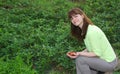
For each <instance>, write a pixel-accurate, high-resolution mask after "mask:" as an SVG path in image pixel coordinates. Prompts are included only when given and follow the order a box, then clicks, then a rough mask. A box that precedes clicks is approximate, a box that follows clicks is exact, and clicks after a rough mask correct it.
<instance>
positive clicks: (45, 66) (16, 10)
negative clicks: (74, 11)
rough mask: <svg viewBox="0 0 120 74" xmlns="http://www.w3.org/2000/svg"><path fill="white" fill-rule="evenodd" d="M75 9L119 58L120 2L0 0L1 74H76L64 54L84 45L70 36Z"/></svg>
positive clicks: (97, 0) (70, 61) (96, 0)
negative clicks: (69, 14)
mask: <svg viewBox="0 0 120 74" xmlns="http://www.w3.org/2000/svg"><path fill="white" fill-rule="evenodd" d="M74 7H80V8H82V9H83V10H84V11H85V12H86V14H87V15H88V16H89V17H90V18H91V20H92V21H93V23H94V24H95V25H97V26H99V27H100V28H101V29H102V30H103V31H104V32H105V33H106V35H107V37H108V39H109V41H110V42H111V44H112V46H113V48H114V49H115V51H116V53H117V54H118V57H119V58H120V50H119V49H120V26H119V24H120V22H119V21H120V18H119V17H120V0H111V1H110V0H85V1H84V2H83V1H78V2H72V1H71V0H0V74H46V73H48V72H50V74H61V73H62V74H75V66H74V60H71V59H69V58H68V57H67V56H66V52H67V51H70V50H71V51H72V50H74V51H78V50H79V51H81V50H82V49H83V48H84V47H85V46H84V44H80V43H79V42H78V41H77V40H76V39H74V38H73V37H71V35H70V23H69V21H68V18H67V12H68V11H69V10H70V9H71V8H74ZM53 69H54V70H53ZM119 71H120V70H117V72H116V74H117V73H118V72H119Z"/></svg>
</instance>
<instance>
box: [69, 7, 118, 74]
mask: <svg viewBox="0 0 120 74" xmlns="http://www.w3.org/2000/svg"><path fill="white" fill-rule="evenodd" d="M68 17H69V19H70V21H71V34H72V35H73V36H74V37H75V38H77V39H78V40H80V41H84V43H85V45H86V49H85V50H83V51H81V52H74V53H72V52H68V53H67V56H68V57H70V58H73V59H75V61H76V62H75V63H76V72H77V74H97V73H98V71H101V72H110V71H113V70H114V69H115V67H116V65H117V59H116V55H115V52H114V50H113V48H112V46H111V45H110V43H109V41H108V39H107V37H106V36H105V34H104V33H103V31H102V30H101V29H100V28H98V27H97V26H95V25H93V23H92V22H91V20H90V19H89V18H88V17H87V16H86V14H85V13H84V12H83V11H82V10H81V9H79V8H74V9H72V10H70V11H69V12H68Z"/></svg>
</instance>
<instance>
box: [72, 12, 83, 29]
mask: <svg viewBox="0 0 120 74" xmlns="http://www.w3.org/2000/svg"><path fill="white" fill-rule="evenodd" d="M71 22H72V24H73V25H75V26H79V27H81V28H82V25H83V15H80V14H75V15H73V16H72V17H71Z"/></svg>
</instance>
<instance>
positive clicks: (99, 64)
mask: <svg viewBox="0 0 120 74" xmlns="http://www.w3.org/2000/svg"><path fill="white" fill-rule="evenodd" d="M75 63H76V72H77V74H97V72H98V71H102V72H111V71H113V70H114V69H115V67H116V66H117V59H115V60H114V61H112V62H107V61H105V60H102V59H100V58H98V57H85V56H79V57H77V58H76V59H75Z"/></svg>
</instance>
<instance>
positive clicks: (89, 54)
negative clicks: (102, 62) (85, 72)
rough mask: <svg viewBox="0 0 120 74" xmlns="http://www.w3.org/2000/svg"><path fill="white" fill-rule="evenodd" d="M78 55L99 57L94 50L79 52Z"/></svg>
mask: <svg viewBox="0 0 120 74" xmlns="http://www.w3.org/2000/svg"><path fill="white" fill-rule="evenodd" d="M78 55H82V56H87V57H97V55H96V54H95V53H93V52H78Z"/></svg>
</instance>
